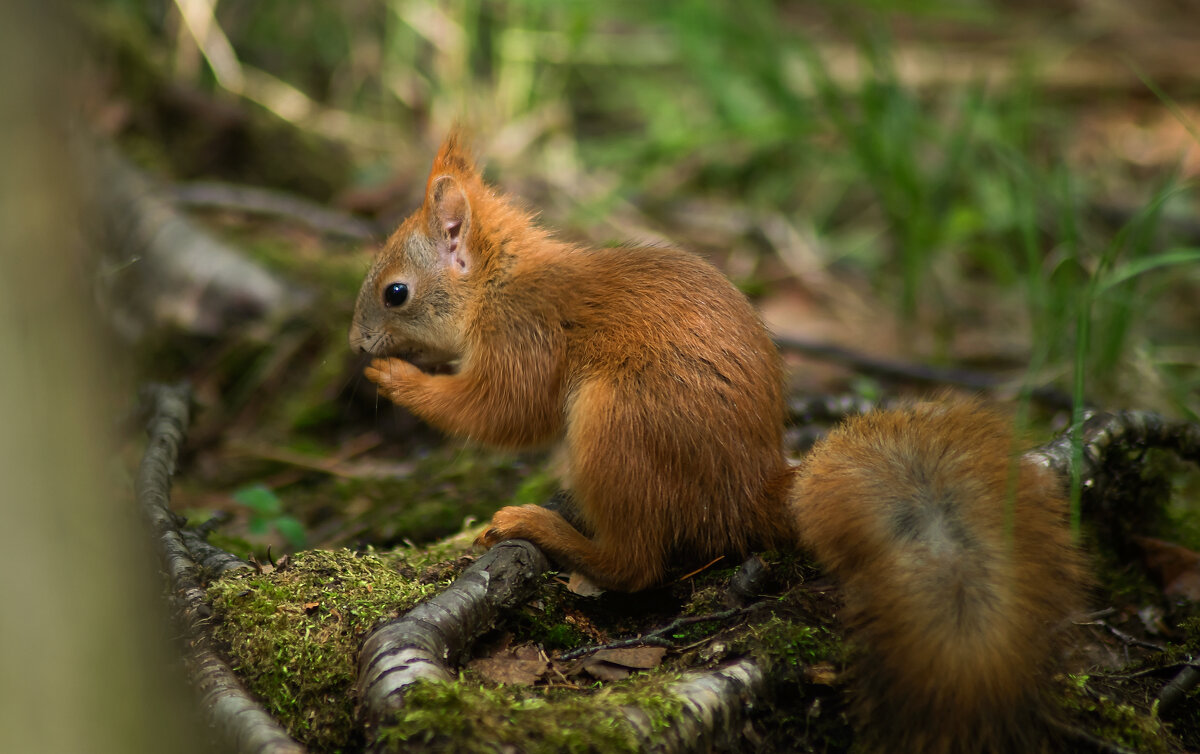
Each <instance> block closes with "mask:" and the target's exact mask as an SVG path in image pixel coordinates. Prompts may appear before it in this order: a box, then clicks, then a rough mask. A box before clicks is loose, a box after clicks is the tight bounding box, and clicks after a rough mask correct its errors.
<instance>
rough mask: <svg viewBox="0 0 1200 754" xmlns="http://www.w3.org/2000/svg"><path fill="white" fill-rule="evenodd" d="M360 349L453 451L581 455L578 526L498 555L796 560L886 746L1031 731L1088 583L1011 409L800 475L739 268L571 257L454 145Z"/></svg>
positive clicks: (576, 471)
mask: <svg viewBox="0 0 1200 754" xmlns="http://www.w3.org/2000/svg"><path fill="white" fill-rule="evenodd" d="M350 344H351V347H352V348H353V349H355V350H359V351H363V352H366V353H369V354H372V355H374V356H376V357H377V358H375V359H374V360H373V361H372V362H371V365H370V366H369V367H368V368H367V369H366V375H367V377H368V378H369V379H370V380H372V381H373V382H375V383H376V384H377V385H378V387H379V390H380V392H381V393H382V394H383V395H384V396H386V397H387V398H388V399H389V400H391V401H393V402H394V403H397V404H399V405H401V406H404V407H405V408H407V409H408V410H410V411H411V412H412V413H414V414H416V415H417V416H418V417H420V418H421V419H423V420H425V421H427V422H428V423H430V424H432V425H433V426H435V427H438V428H440V429H441V430H443V431H445V432H447V433H449V434H452V435H456V436H459V437H465V438H469V439H471V440H475V441H478V442H480V443H483V444H486V445H492V446H498V447H503V448H529V447H536V446H542V445H548V444H551V443H554V442H561V443H562V444H563V445H564V447H565V451H566V457H567V461H568V464H569V471H568V473H567V479H566V482H567V487H568V488H569V489H570V490H571V495H572V500H573V506H574V511H573V513H574V518H573V520H572V521H570V522H568V520H567V519H565V518H564V517H563V516H562V515H560V514H559V513H558V512H555V511H554V510H551V509H548V508H544V507H541V506H536V505H523V506H509V507H506V508H502V509H501V510H500V511H498V512H497V513H496V514H495V516H494V517H493V519H492V521H491V523H490V525H489V526H488V528H487V529H486V530H485V531H484V532H483V533H482V534H481V535H480V536H479V538H478V540H477V542H478V543H479V544H482V545H485V546H490V545H492V544H495V543H497V542H500V541H502V540H505V539H517V538H520V539H528V540H531V541H532V542H534V543H535V544H536V545H538V547H540V548H541V549H542V550H543V551H545V552H546V553H547V554H548V555H549V556H550V557H551V558H552V559H554V560H555V561H557V562H558V563H559V564H561V565H563V566H565V567H567V568H570V569H572V570H576V571H579V572H581V573H583V574H584V575H586V576H587V577H588V578H589V579H590V580H591V581H593V582H594V583H595V584H597V585H599V586H601V587H604V588H607V589H614V590H621V591H638V590H641V589H645V588H647V587H650V586H654V585H656V584H658V583H661V581H662V580H663V579H664V577H665V575H666V571H667V568H668V566H680V567H682V566H685V565H690V564H697V563H703V562H706V560H708V559H711V558H713V557H716V556H719V555H721V554H730V553H732V554H739V555H744V554H747V553H748V552H750V551H751V550H753V549H756V548H787V547H797V546H800V547H802V548H804V549H806V550H808V551H810V552H812V553H814V554H815V555H816V556H817V558H818V560H819V561H820V562H821V563H822V564H823V565H824V566H826V567H827V568H828V569H830V570H831V571H832V572H833V573H834V574H835V575H836V576H837V577H838V578H839V579H840V581H841V583H842V584H843V585H844V586H845V589H846V596H845V600H846V613H847V617H848V620H849V624H850V625H851V627H852V628H853V630H854V635H855V636H857V637H858V638H859V639H861V640H862V643H863V644H864V645H866V647H867V649H866V650H864V651H865V652H866V653H867V655H868V656H869V657H870V658H871V660H872V664H871V665H870V672H869V673H863V674H862V676H863V678H862V680H861V682H860V687H861V688H862V690H863V691H864V693H863V694H862V695H861V697H860V700H859V702H858V704H857V709H858V710H859V712H860V714H861V715H862V719H863V721H864V729H868V728H869V729H871V730H873V731H875V733H876V734H877V736H878V738H877V739H876V740H878V741H880V742H884V741H887V742H889V744H888V745H890V746H891V750H895V751H968V750H969V751H1017V750H1024V749H1023V745H1024V744H1025V743H1027V740H1028V739H1029V738H1030V737H1032V736H1033V735H1034V734H1033V731H1034V730H1036V726H1031V725H1029V724H1028V723H1029V721H1030V720H1032V719H1033V718H1034V717H1035V716H1036V713H1037V712H1038V710H1037V699H1038V689H1039V684H1040V680H1039V679H1041V678H1043V677H1044V672H1043V671H1044V667H1043V666H1045V665H1046V664H1048V662H1049V661H1050V660H1051V659H1052V653H1051V650H1050V649H1049V646H1050V645H1049V644H1048V643H1047V641H1046V635H1047V632H1048V631H1050V630H1052V629H1054V628H1055V627H1057V626H1058V625H1059V624H1061V623H1062V622H1064V621H1065V620H1066V619H1067V617H1068V616H1070V615H1071V614H1072V612H1073V611H1075V610H1076V609H1077V607H1078V606H1079V602H1080V594H1081V592H1082V587H1081V585H1082V583H1083V582H1084V571H1083V567H1082V564H1081V561H1080V558H1079V555H1078V554H1077V552H1076V551H1075V549H1074V548H1073V546H1072V544H1071V541H1070V536H1069V533H1068V531H1067V528H1066V526H1065V523H1064V520H1065V519H1064V517H1065V503H1064V499H1063V495H1062V493H1061V491H1060V490H1059V489H1058V484H1057V482H1056V480H1055V479H1053V478H1051V477H1050V475H1049V473H1048V472H1046V471H1044V470H1042V469H1040V468H1038V467H1035V466H1032V465H1030V464H1028V463H1025V462H1016V461H1013V460H1012V459H1013V457H1014V456H1013V449H1014V448H1013V440H1012V432H1011V430H1010V429H1009V425H1008V422H1007V421H1006V420H1005V419H1004V418H1002V416H1000V415H999V414H997V413H995V412H992V411H991V410H989V409H986V408H985V407H983V406H982V405H981V404H979V403H977V402H971V401H953V400H946V401H943V402H941V403H929V404H921V405H918V406H914V407H912V408H910V409H907V410H900V411H891V412H881V413H876V414H873V415H868V416H866V417H863V418H859V419H857V420H853V421H851V422H849V423H847V424H845V425H844V426H842V427H841V428H840V429H837V430H835V431H834V432H833V433H832V434H831V435H830V437H829V438H828V439H827V440H825V441H824V442H822V443H820V444H819V445H818V446H817V447H816V448H815V449H814V450H813V451H812V452H811V453H810V454H809V456H808V457H807V458H806V459H805V461H804V462H803V463H802V465H801V466H800V467H799V468H793V467H792V466H791V465H790V464H789V463H788V461H787V459H786V458H785V456H784V453H783V443H782V436H783V425H784V418H785V417H784V399H783V370H782V366H781V361H780V357H779V354H778V351H777V350H776V348H775V346H774V344H773V343H772V341H771V339H770V336H769V335H768V333H767V330H766V328H765V327H764V325H763V323H762V321H761V319H760V318H759V316H758V314H757V313H756V312H755V310H754V308H753V307H752V306H751V305H750V303H749V302H748V301H747V300H746V298H745V297H744V296H743V295H742V294H741V293H740V292H739V291H738V290H737V289H736V288H735V287H734V286H733V285H732V284H730V283H729V281H728V280H727V279H726V278H725V277H724V276H723V275H722V274H721V273H720V272H718V271H717V270H716V269H715V268H714V267H713V266H711V265H710V264H708V263H707V262H705V261H703V260H701V259H700V258H698V257H696V256H694V255H692V254H689V253H687V252H684V251H679V250H676V249H671V248H662V247H617V248H592V247H588V246H582V245H576V244H570V243H565V242H562V241H559V240H556V239H555V238H554V237H552V236H551V235H550V234H549V233H548V232H547V231H545V230H543V229H542V228H540V227H538V226H537V225H536V224H535V223H534V222H533V219H532V217H531V216H530V214H529V213H527V212H525V211H523V210H521V209H520V208H518V207H517V206H516V205H515V204H514V203H513V202H512V201H510V200H509V199H507V198H506V197H504V196H500V195H497V194H496V193H495V192H494V191H493V190H492V189H491V188H489V187H488V185H487V184H486V183H485V182H484V181H483V179H482V178H481V176H480V175H479V172H478V171H477V169H476V168H475V166H474V163H473V161H472V159H471V158H470V156H469V155H468V153H467V152H466V151H465V149H464V148H463V146H462V144H461V143H460V139H459V138H458V137H457V136H456V135H453V134H452V135H451V136H450V137H449V138H448V139H447V140H446V141H445V143H444V144H443V145H442V147H441V149H440V150H439V152H438V154H437V157H436V159H435V160H434V163H433V169H432V171H431V172H430V174H429V179H428V182H427V184H426V191H425V199H424V203H423V204H422V206H421V208H420V209H419V210H418V211H417V212H415V213H414V214H413V215H412V216H411V217H409V218H408V219H407V220H405V221H404V223H403V224H402V225H401V226H400V227H399V229H398V230H396V232H395V233H394V234H393V235H392V236H391V238H390V239H388V241H387V243H386V245H385V246H384V248H383V249H382V250H381V251H380V253H379V255H378V257H377V259H376V261H375V263H374V266H373V267H372V269H371V271H370V272H369V273H368V274H367V277H366V280H365V281H364V282H363V286H362V289H361V291H360V293H359V297H358V301H357V305H356V307H355V315H354V322H353V325H352V327H351V330H350Z"/></svg>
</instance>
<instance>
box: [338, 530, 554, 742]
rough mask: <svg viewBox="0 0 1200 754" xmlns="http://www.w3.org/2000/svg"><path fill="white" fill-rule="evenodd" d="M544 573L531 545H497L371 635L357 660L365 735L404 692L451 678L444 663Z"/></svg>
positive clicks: (400, 704)
mask: <svg viewBox="0 0 1200 754" xmlns="http://www.w3.org/2000/svg"><path fill="white" fill-rule="evenodd" d="M549 567H550V563H549V561H548V560H546V556H545V555H543V554H542V552H541V550H539V549H538V548H537V547H535V546H534V545H533V543H532V542H528V541H526V540H523V539H514V540H509V541H506V542H501V543H499V544H497V545H496V546H495V547H493V548H492V549H490V550H488V551H487V553H485V554H484V555H483V556H481V557H480V558H479V559H478V560H476V561H475V562H474V563H472V564H471V566H470V567H468V568H467V569H466V570H465V571H464V572H463V574H462V575H461V576H459V577H458V579H457V580H456V581H455V582H454V583H453V584H451V585H450V587H449V588H447V589H446V591H444V592H442V593H441V594H439V595H437V596H436V597H433V598H431V599H429V600H426V601H425V602H422V603H421V604H419V605H417V606H416V607H414V608H413V609H411V610H409V611H408V612H407V613H405V614H404V615H402V616H400V617H399V618H396V619H395V620H392V621H389V622H387V623H385V624H383V625H382V626H380V627H378V628H376V629H375V630H374V631H373V632H372V633H371V635H370V636H368V637H367V640H366V641H365V642H363V648H362V651H361V652H360V653H359V658H358V692H359V700H360V703H361V705H362V711H361V715H360V716H361V717H362V719H363V722H364V724H365V725H366V727H367V729H368V732H369V731H370V730H371V729H372V728H373V727H375V726H377V725H378V724H379V723H381V722H382V721H384V720H385V719H386V718H387V717H388V716H390V715H392V714H394V713H395V712H397V711H398V710H400V709H401V708H402V707H403V705H404V690H405V689H406V688H407V687H408V686H410V685H412V684H413V683H416V682H417V681H418V680H421V679H429V680H450V679H451V678H453V677H454V674H453V673H452V672H451V671H450V668H449V665H448V664H447V663H450V662H453V661H454V660H456V659H457V658H458V656H459V655H460V654H462V652H464V651H465V650H466V649H468V648H469V647H470V645H471V642H472V641H473V640H474V639H475V638H476V637H477V636H479V635H480V634H482V633H483V632H485V631H487V630H488V629H489V628H491V626H492V625H493V624H494V623H495V620H496V616H497V615H498V614H499V611H500V609H501V608H503V607H507V606H509V605H512V604H515V603H516V602H519V601H520V600H521V599H523V598H524V597H526V596H527V595H528V594H529V593H530V592H531V591H532V590H533V589H534V587H535V586H536V579H537V577H538V576H540V575H541V574H542V573H544V572H545V571H546V570H547V569H548V568H549Z"/></svg>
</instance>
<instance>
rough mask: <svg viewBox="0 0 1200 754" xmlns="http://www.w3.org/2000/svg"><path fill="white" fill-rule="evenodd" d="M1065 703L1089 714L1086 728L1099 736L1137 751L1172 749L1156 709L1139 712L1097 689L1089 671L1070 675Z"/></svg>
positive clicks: (1073, 708) (1076, 710) (1084, 713)
mask: <svg viewBox="0 0 1200 754" xmlns="http://www.w3.org/2000/svg"><path fill="white" fill-rule="evenodd" d="M1063 704H1064V706H1065V707H1066V708H1067V709H1069V710H1074V711H1075V712H1077V713H1081V714H1083V715H1085V716H1087V717H1088V724H1087V730H1088V732H1089V733H1091V734H1092V735H1095V736H1097V737H1098V738H1101V739H1104V740H1106V741H1110V742H1112V743H1115V744H1119V745H1121V746H1123V747H1127V748H1130V749H1133V750H1134V751H1138V752H1152V753H1157V752H1166V751H1169V748H1168V746H1167V736H1166V735H1165V731H1164V729H1163V724H1162V721H1161V720H1160V719H1159V718H1158V715H1157V714H1155V712H1154V711H1153V710H1151V711H1150V712H1149V713H1146V712H1140V711H1138V710H1137V709H1136V708H1134V707H1133V706H1132V705H1130V704H1126V703H1121V702H1117V701H1115V700H1114V699H1113V698H1112V697H1110V696H1108V695H1106V694H1101V693H1099V692H1097V691H1096V690H1095V689H1093V688H1091V687H1090V684H1089V678H1088V676H1086V675H1079V676H1070V677H1069V678H1068V683H1067V684H1066V689H1065V695H1064V699H1063Z"/></svg>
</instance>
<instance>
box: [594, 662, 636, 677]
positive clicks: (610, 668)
mask: <svg viewBox="0 0 1200 754" xmlns="http://www.w3.org/2000/svg"><path fill="white" fill-rule="evenodd" d="M583 672H585V673H587V674H588V675H590V676H591V677H592V678H595V679H596V680H597V681H620V680H622V679H624V678H628V677H629V673H630V670H629V668H623V667H621V666H620V665H609V664H608V663H607V662H589V663H585V664H584V666H583Z"/></svg>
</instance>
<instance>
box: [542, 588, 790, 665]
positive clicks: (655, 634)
mask: <svg viewBox="0 0 1200 754" xmlns="http://www.w3.org/2000/svg"><path fill="white" fill-rule="evenodd" d="M765 604H767V603H766V602H765V601H763V602H755V603H754V604H753V605H747V606H746V607H734V608H730V609H728V610H722V611H721V612H719V613H709V614H707V615H688V616H684V617H683V618H676V619H675V620H673V621H671V622H670V623H668V624H667V625H665V626H663V627H661V628H656V629H654V630H653V631H651V632H649V633H646V634H642V635H641V636H635V637H633V638H630V639H618V640H617V641H612V642H609V643H607V644H599V645H596V646H591V647H578V648H576V649H572V650H571V651H570V652H563V653H562V654H561V655H559V657H558V659H559V660H562V661H564V662H566V661H569V660H574V659H576V658H579V657H583V656H584V655H586V654H591V653H592V652H599V651H600V650H602V649H621V648H623V647H636V646H639V645H642V644H646V645H651V646H656V647H668V648H671V647H674V646H675V643H674V642H672V641H671V640H670V639H667V638H665V637H666V634H669V633H671V632H672V631H678V630H679V629H681V628H683V627H684V626H690V625H692V624H693V623H707V622H709V621H722V620H725V619H726V618H732V617H733V616H735V615H742V614H744V613H748V612H750V611H752V610H757V609H758V608H760V607H762V606H763V605H765Z"/></svg>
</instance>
